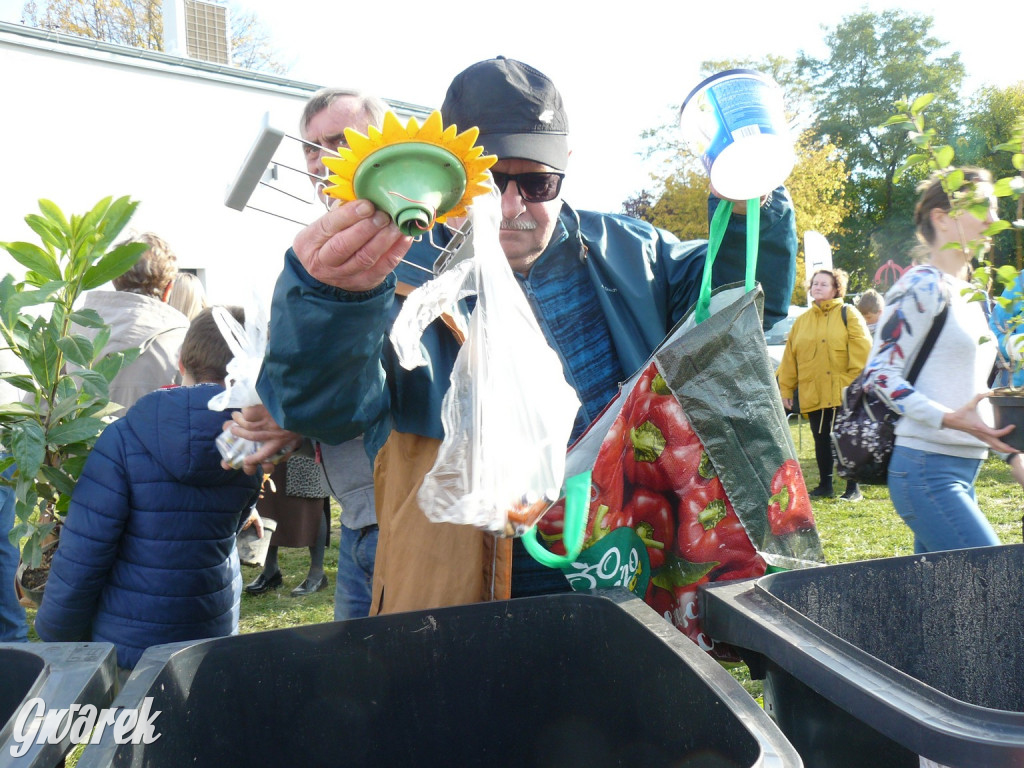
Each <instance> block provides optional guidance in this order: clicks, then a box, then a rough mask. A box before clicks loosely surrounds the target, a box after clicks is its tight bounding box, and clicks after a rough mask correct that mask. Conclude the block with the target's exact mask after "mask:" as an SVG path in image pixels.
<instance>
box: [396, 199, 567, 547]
mask: <svg viewBox="0 0 1024 768" xmlns="http://www.w3.org/2000/svg"><path fill="white" fill-rule="evenodd" d="M470 219H471V222H472V227H473V248H474V253H473V255H472V256H471V257H469V258H467V259H464V260H461V261H458V262H457V263H455V264H454V266H452V267H451V269H450V270H448V271H446V272H443V273H442V274H441V275H440V276H439V277H437V278H435V279H434V280H431V281H429V282H427V283H426V284H424V285H423V286H421V287H420V288H418V289H417V290H416V291H414V292H413V293H412V295H410V296H409V297H408V298H407V299H406V300H405V304H404V305H403V307H402V311H401V313H400V315H399V317H398V319H397V320H396V322H395V325H394V327H393V328H392V332H391V341H392V344H393V345H394V347H395V350H396V352H397V354H398V357H399V360H400V362H401V364H402V365H403V366H404V367H405V368H407V369H412V368H413V367H415V366H416V365H421V364H423V361H422V356H421V354H420V346H419V338H420V336H421V335H422V332H423V329H424V328H425V327H426V326H427V325H428V324H429V323H430V321H431V320H433V319H434V318H436V317H437V316H439V315H440V314H441V313H442V312H444V311H446V310H448V309H450V308H452V307H453V305H454V304H455V303H456V302H457V301H459V300H460V299H462V298H464V297H465V296H467V295H470V294H473V293H475V294H476V296H477V299H476V306H475V307H474V309H473V312H472V314H471V316H470V320H469V328H468V331H467V334H466V340H465V342H464V343H463V345H462V348H461V349H460V351H459V354H458V357H457V359H456V362H455V367H454V368H453V370H452V374H451V387H450V389H449V390H448V393H447V394H446V395H445V398H444V402H443V404H442V413H441V420H442V423H443V425H444V434H445V438H444V440H443V442H442V444H441V448H440V450H439V451H438V456H437V461H436V463H435V464H434V467H433V468H432V469H431V470H430V472H429V473H428V474H427V476H426V477H425V478H424V481H423V485H422V487H421V488H420V491H419V495H418V497H417V498H418V501H419V504H420V507H421V509H423V511H424V513H425V514H426V515H427V517H429V518H430V519H431V520H433V521H435V522H449V523H459V524H468V525H474V526H476V527H478V528H482V529H484V530H488V531H492V532H494V533H497V534H500V535H504V536H519V535H521V534H523V533H525V532H526V530H528V529H529V528H530V527H531V526H532V525H533V524H534V523H535V522H536V520H537V519H538V518H539V517H540V516H541V515H542V514H543V513H544V512H545V511H546V510H547V508H548V507H550V506H551V504H553V503H554V502H555V501H556V500H557V499H558V498H559V496H560V495H561V488H562V482H563V478H564V474H565V452H566V446H567V444H568V442H569V437H570V435H571V434H572V426H573V422H574V420H575V418H576V412H577V411H578V410H579V406H580V403H579V399H578V398H577V396H576V392H575V390H573V388H572V387H571V386H569V384H568V383H566V381H565V374H564V373H563V371H562V363H561V361H560V360H559V358H558V356H557V355H556V354H555V352H554V350H552V349H551V347H550V346H549V345H548V343H547V340H546V339H545V338H544V334H543V333H542V332H541V329H540V327H539V325H538V324H537V320H536V318H535V317H534V314H533V311H532V310H531V308H530V306H529V304H528V302H527V300H526V297H525V295H524V294H523V290H522V288H520V287H519V284H518V282H517V281H516V278H515V276H514V275H513V274H512V270H511V268H510V267H509V265H508V261H507V260H506V258H505V254H504V253H503V252H502V250H501V245H500V243H499V240H498V224H499V222H500V220H501V210H500V202H499V199H498V197H497V195H496V194H492V195H481V196H480V197H477V198H476V200H475V201H474V204H473V206H472V208H471V209H470ZM451 314H453V315H455V316H458V313H457V312H454V311H453V312H452V313H451Z"/></svg>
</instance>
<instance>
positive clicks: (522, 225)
mask: <svg viewBox="0 0 1024 768" xmlns="http://www.w3.org/2000/svg"><path fill="white" fill-rule="evenodd" d="M501 228H502V229H510V230H513V231H516V232H529V231H530V230H534V229H536V228H537V222H536V221H520V220H519V219H502V220H501Z"/></svg>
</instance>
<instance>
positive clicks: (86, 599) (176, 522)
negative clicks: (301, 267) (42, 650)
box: [35, 307, 260, 670]
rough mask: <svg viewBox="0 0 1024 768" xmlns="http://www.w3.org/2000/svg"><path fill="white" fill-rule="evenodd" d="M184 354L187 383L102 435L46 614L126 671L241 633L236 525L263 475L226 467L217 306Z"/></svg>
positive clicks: (147, 400)
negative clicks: (148, 653) (106, 645)
mask: <svg viewBox="0 0 1024 768" xmlns="http://www.w3.org/2000/svg"><path fill="white" fill-rule="evenodd" d="M229 311H230V312H231V313H232V314H233V315H234V316H235V318H236V319H237V320H238V321H239V322H240V323H241V322H243V320H244V315H243V313H242V310H241V309H240V308H234V307H232V308H229ZM180 354H181V357H180V362H179V365H180V367H181V369H182V373H183V375H184V383H185V386H181V387H174V388H170V389H160V390H157V391H156V392H151V393H150V394H148V395H146V396H144V397H143V398H141V399H140V400H139V401H138V402H137V403H136V404H135V405H134V406H132V407H131V408H130V409H129V410H128V412H127V413H126V414H125V415H124V416H123V417H122V418H121V419H119V420H118V421H116V422H114V423H113V424H111V425H110V426H109V427H107V428H106V429H105V430H104V431H103V434H102V435H100V438H99V440H97V442H96V446H95V447H94V448H93V451H92V453H91V454H90V455H89V458H88V460H87V461H86V463H85V467H84V469H83V471H82V476H81V478H80V479H79V481H78V484H77V486H76V487H75V491H74V495H73V496H72V499H71V506H70V508H69V510H68V515H67V519H66V521H65V523H64V527H63V530H62V532H61V537H60V545H59V546H58V547H57V553H56V555H55V556H54V558H53V563H52V566H51V570H50V577H49V580H48V581H47V584H46V591H45V592H44V593H43V595H44V596H43V601H42V604H41V606H40V608H39V612H38V614H37V615H36V622H35V626H36V631H37V632H38V633H39V636H40V637H41V638H42V639H43V640H49V641H79V640H93V641H98V642H110V643H113V644H114V645H115V646H116V647H117V663H118V666H119V667H121V668H122V670H128V669H132V668H133V667H134V666H135V664H136V663H137V662H138V660H139V657H140V656H141V655H142V653H143V651H145V650H146V648H148V647H149V646H152V645H159V644H162V643H172V642H179V641H183V640H198V639H201V638H206V637H217V636H221V635H228V634H232V633H234V632H237V631H238V609H239V605H240V599H241V589H242V577H241V569H240V567H239V562H238V552H237V551H236V549H235V531H236V529H237V527H238V522H239V517H240V515H241V513H242V512H243V511H244V510H247V509H248V508H249V506H250V505H251V504H252V503H253V502H254V501H255V500H256V496H257V493H258V487H259V482H260V480H259V477H249V476H247V475H245V474H244V473H242V472H240V471H236V470H225V469H222V468H221V457H220V453H219V452H218V451H217V447H216V445H215V443H214V441H215V440H216V438H217V435H219V434H220V431H221V425H222V424H223V422H224V412H222V411H211V410H210V409H209V408H208V407H207V404H208V403H209V401H210V399H211V398H212V397H213V396H214V395H216V394H217V393H219V392H221V391H223V388H224V387H223V381H224V377H225V376H226V375H227V371H226V368H227V364H228V362H229V361H230V360H231V351H230V350H229V348H228V345H227V343H226V342H225V340H224V338H223V336H222V335H221V332H220V329H219V328H218V327H217V324H216V321H215V320H214V317H213V314H212V308H211V309H206V310H203V312H201V313H200V314H199V315H197V316H196V318H195V319H194V320H193V321H192V323H191V325H190V327H189V329H188V333H187V334H186V335H185V340H184V342H183V343H182V347H181V353H180Z"/></svg>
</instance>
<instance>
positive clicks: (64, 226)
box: [39, 200, 70, 232]
mask: <svg viewBox="0 0 1024 768" xmlns="http://www.w3.org/2000/svg"><path fill="white" fill-rule="evenodd" d="M39 210H40V211H42V212H43V215H44V216H45V217H46V218H47V219H49V220H50V221H52V222H53V223H54V224H55V225H56V226H57V228H58V229H61V230H63V231H64V232H67V231H68V230H69V229H70V227H69V226H68V220H67V219H66V218H65V217H64V211H62V210H61V209H60V208H59V207H58V206H57V205H56V204H55V203H53V202H52V201H50V200H40V201H39Z"/></svg>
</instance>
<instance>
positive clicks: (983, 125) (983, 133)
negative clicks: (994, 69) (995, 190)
mask: <svg viewBox="0 0 1024 768" xmlns="http://www.w3.org/2000/svg"><path fill="white" fill-rule="evenodd" d="M1021 121H1024V80H1021V81H1019V82H1017V83H1015V84H1013V85H1011V86H1009V87H1007V88H1002V89H1000V88H995V87H992V86H986V87H983V88H981V89H980V90H979V91H977V93H975V95H974V98H973V99H972V100H971V104H970V107H969V115H968V117H967V119H966V121H965V126H964V133H963V135H962V136H961V137H960V138H959V139H958V140H957V156H958V157H959V158H960V159H961V162H962V163H963V164H965V165H977V166H980V167H982V168H987V169H988V170H990V171H992V174H993V176H995V177H996V178H1002V177H1006V176H1013V175H1014V174H1017V173H1018V172H1019V170H1020V169H1018V168H1016V167H1015V166H1014V165H1013V153H1012V152H1008V151H1006V150H1005V149H997V147H999V146H1001V145H1002V143H1003V142H1005V141H1007V140H1008V139H1009V140H1011V141H1012V140H1013V136H1012V135H1009V134H1011V133H1012V129H1013V127H1014V126H1020V125H1021ZM1016 151H1017V152H1020V151H1021V148H1020V146H1019V143H1018V146H1017V149H1016ZM1022 200H1024V198H1017V199H1016V200H1014V199H1013V197H1012V196H1006V197H1002V198H1000V201H999V213H1000V216H1001V218H1003V219H1007V220H1009V221H1016V220H1018V219H1020V218H1021V217H1022V212H1021V210H1020V208H1021V201H1022ZM990 258H991V260H992V263H993V264H996V265H999V264H1009V263H1012V264H1014V265H1015V266H1016V267H1017V269H1018V270H1020V269H1022V268H1024V232H1022V230H1021V229H1020V228H1015V229H1014V230H1013V231H1006V232H1002V233H999V234H998V235H997V236H996V237H995V238H994V240H993V249H992V253H991V255H990Z"/></svg>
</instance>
